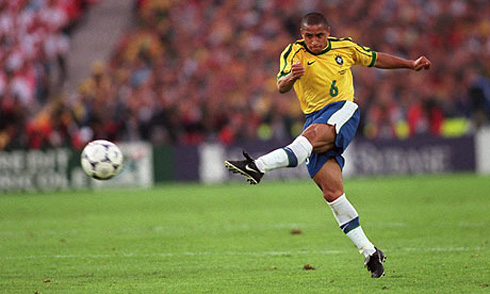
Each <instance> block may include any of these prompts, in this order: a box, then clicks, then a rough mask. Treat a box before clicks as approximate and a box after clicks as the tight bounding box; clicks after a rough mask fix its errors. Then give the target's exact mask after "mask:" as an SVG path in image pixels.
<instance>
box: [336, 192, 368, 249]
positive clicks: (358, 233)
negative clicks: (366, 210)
mask: <svg viewBox="0 0 490 294" xmlns="http://www.w3.org/2000/svg"><path fill="white" fill-rule="evenodd" d="M328 205H329V206H330V208H331V209H332V212H333V215H334V216H335V219H336V220H337V222H338V223H339V226H340V229H342V231H343V232H344V233H345V234H346V235H347V237H349V239H351V241H352V243H354V244H355V245H356V246H357V248H358V249H359V253H361V254H363V255H364V256H365V257H366V256H369V255H372V254H373V253H374V252H375V251H376V249H375V248H374V245H373V243H371V242H370V241H369V239H368V238H367V237H366V235H365V234H364V231H363V230H362V228H361V225H360V224H359V215H358V214H357V211H356V209H355V208H354V206H352V204H350V202H349V200H347V198H346V197H345V194H342V196H340V197H339V198H337V199H336V200H334V201H332V202H328Z"/></svg>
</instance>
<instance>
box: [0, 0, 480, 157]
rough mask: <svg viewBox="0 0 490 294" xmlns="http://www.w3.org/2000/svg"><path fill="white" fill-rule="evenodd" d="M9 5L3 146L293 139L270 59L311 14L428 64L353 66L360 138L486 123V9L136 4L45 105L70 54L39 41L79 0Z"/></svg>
mask: <svg viewBox="0 0 490 294" xmlns="http://www.w3.org/2000/svg"><path fill="white" fill-rule="evenodd" d="M0 1H1V0H0ZM7 2H8V3H11V2H10V1H6V0H3V1H2V2H1V3H2V6H1V8H0V9H1V17H0V34H1V36H2V38H1V41H2V44H1V47H2V50H1V51H0V54H1V55H0V61H1V62H0V66H1V67H2V68H3V70H2V72H0V75H1V76H0V95H1V96H2V101H1V108H0V149H3V148H15V147H22V146H28V147H29V148H43V147H58V146H66V145H69V146H74V147H75V148H81V147H82V146H83V145H84V144H85V143H86V142H87V141H88V140H91V139H93V138H106V139H109V140H113V141H136V140H147V141H150V142H152V143H153V144H156V145H158V144H177V143H184V144H201V143H204V142H221V143H224V144H231V143H235V142H239V141H242V140H269V139H291V138H293V137H295V136H297V135H298V134H299V133H300V131H301V127H302V123H303V115H302V114H301V112H300V109H299V103H298V101H297V99H296V97H295V95H294V93H293V92H290V93H287V94H279V93H278V92H277V90H276V74H277V72H278V71H279V55H280V53H281V51H282V50H283V49H284V48H285V47H286V46H287V45H288V44H289V43H291V42H293V41H295V40H296V39H299V38H300V35H299V21H300V19H301V17H302V16H303V15H304V14H306V13H308V12H311V11H321V12H323V13H324V14H325V15H326V16H327V19H328V20H329V22H330V24H331V26H332V35H334V36H338V37H352V38H353V39H354V41H356V42H357V43H360V44H362V45H364V46H367V47H370V48H372V49H374V50H376V51H382V52H387V53H391V54H396V55H400V56H403V57H407V58H416V57H418V56H419V55H425V56H427V57H428V58H429V59H430V60H431V61H432V63H433V68H432V69H431V70H430V71H424V72H420V73H412V72H409V71H408V70H397V71H386V70H379V69H372V68H360V67H356V68H353V70H354V80H355V87H356V97H357V103H358V104H359V105H360V107H361V110H362V120H361V126H360V128H359V135H361V136H365V137H368V138H409V137H413V136H418V135H434V136H458V135H463V134H467V133H469V132H472V131H474V130H475V129H478V128H479V127H481V126H483V125H485V124H488V123H489V122H490V18H489V17H488V16H489V15H490V2H489V1H488V0H468V1H463V0H430V1H422V0H396V1H395V0H380V1H376V5H372V4H371V2H369V1H361V0H355V1H340V0H330V1H320V0H305V1H293V0H250V1H239V0H236V1H220V0H187V1H186V0H137V1H135V3H134V4H135V5H134V10H135V11H134V15H135V19H137V22H136V23H137V25H136V26H135V27H133V28H132V29H130V30H129V31H127V33H126V34H125V35H124V36H123V37H122V38H121V40H120V42H119V43H118V44H117V47H116V48H115V49H114V51H113V56H112V57H111V58H110V60H103V61H100V62H97V63H95V64H93V66H92V74H91V76H90V77H87V79H86V80H85V81H83V82H82V83H81V84H80V86H79V88H78V90H77V91H76V92H75V93H68V94H66V95H62V96H54V97H53V95H51V96H50V95H49V93H48V91H47V90H46V89H47V87H43V86H39V85H42V84H43V83H44V80H46V79H48V78H49V72H50V67H51V66H53V64H54V65H55V66H59V67H63V65H62V64H63V62H60V61H59V57H60V55H63V52H66V51H65V50H68V46H67V44H66V43H67V42H65V41H59V44H58V43H56V44H57V45H56V46H55V45H48V44H47V43H48V40H49V38H48V37H49V36H51V37H53V38H60V39H63V38H64V36H65V35H66V33H64V32H63V30H66V29H67V27H68V28H69V27H70V22H72V21H74V20H76V19H78V18H79V16H78V17H75V16H68V15H67V14H68V11H69V9H65V10H64V6H63V5H66V4H68V3H79V2H83V1H69V0H64V1H63V0H38V1H35V0H31V1H29V0H23V1H13V2H12V3H14V2H15V3H18V4H12V3H11V4H7ZM52 10H53V11H52ZM48 11H51V15H52V16H50V17H43V16H42V15H43V14H48ZM55 11H56V12H55ZM62 11H65V12H64V13H63V12H62ZM34 15H37V17H31V16H34ZM55 15H59V16H58V17H55ZM32 19H34V20H32ZM48 20H50V21H48ZM13 30H14V31H13ZM43 34H44V35H43ZM12 35H13V36H12ZM53 42H54V41H53ZM4 48H5V49H4ZM53 48H56V50H55V49H53ZM51 50H53V51H51ZM19 52H21V53H19ZM19 55H20V56H19ZM18 56H19V57H18ZM67 74H69V73H66V72H63V71H62V75H61V76H65V75H67ZM19 80H20V81H19ZM13 128H15V130H13Z"/></svg>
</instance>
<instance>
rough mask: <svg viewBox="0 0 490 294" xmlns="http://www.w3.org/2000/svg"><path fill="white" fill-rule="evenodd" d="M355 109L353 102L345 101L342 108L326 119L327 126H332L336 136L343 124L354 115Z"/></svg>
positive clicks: (355, 105)
mask: <svg viewBox="0 0 490 294" xmlns="http://www.w3.org/2000/svg"><path fill="white" fill-rule="evenodd" d="M357 108H358V106H357V104H355V103H354V102H352V101H345V103H344V106H342V107H341V108H340V109H339V110H337V111H336V112H335V113H334V114H332V116H331V117H330V118H329V119H328V121H327V124H329V125H334V126H335V130H336V131H337V134H338V133H339V132H340V129H341V128H342V127H343V126H344V124H345V123H346V122H347V121H348V120H349V119H350V118H351V117H352V116H353V115H354V113H355V112H356V110H357Z"/></svg>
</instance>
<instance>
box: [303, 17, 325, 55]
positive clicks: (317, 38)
mask: <svg viewBox="0 0 490 294" xmlns="http://www.w3.org/2000/svg"><path fill="white" fill-rule="evenodd" d="M300 32H301V36H302V37H303V39H304V40H305V42H306V46H307V47H308V49H309V50H310V51H311V52H313V53H320V52H321V51H322V50H323V49H325V47H327V42H328V39H327V38H328V36H330V27H327V28H325V26H324V25H321V24H318V25H306V26H305V27H304V28H302V29H301V30H300Z"/></svg>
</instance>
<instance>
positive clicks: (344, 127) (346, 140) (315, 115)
mask: <svg viewBox="0 0 490 294" xmlns="http://www.w3.org/2000/svg"><path fill="white" fill-rule="evenodd" d="M359 118H360V114H359V108H358V106H357V104H356V103H354V102H351V101H339V102H334V103H330V104H328V105H327V106H325V107H324V108H322V109H320V110H318V111H315V112H312V113H310V114H307V115H306V122H305V125H304V126H303V131H304V130H306V128H308V127H309V126H310V125H312V124H329V125H333V126H335V131H336V133H337V136H336V137H335V148H333V149H330V150H328V151H327V152H323V153H312V154H311V155H310V157H309V158H308V160H307V162H306V167H307V168H308V173H309V174H310V177H312V178H313V176H314V175H315V174H316V173H317V172H318V171H319V170H320V169H321V168H322V166H323V165H324V164H325V163H326V162H327V160H329V159H330V158H332V157H333V158H335V160H336V161H337V163H338V164H339V165H340V168H341V169H343V168H344V163H345V159H344V158H343V157H342V153H343V152H344V150H345V149H346V148H347V146H348V145H349V144H350V142H352V139H353V138H354V135H355V134H356V131H357V126H358V125H359Z"/></svg>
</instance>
